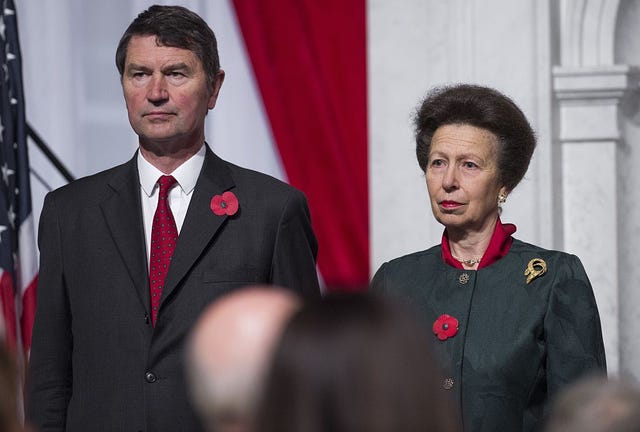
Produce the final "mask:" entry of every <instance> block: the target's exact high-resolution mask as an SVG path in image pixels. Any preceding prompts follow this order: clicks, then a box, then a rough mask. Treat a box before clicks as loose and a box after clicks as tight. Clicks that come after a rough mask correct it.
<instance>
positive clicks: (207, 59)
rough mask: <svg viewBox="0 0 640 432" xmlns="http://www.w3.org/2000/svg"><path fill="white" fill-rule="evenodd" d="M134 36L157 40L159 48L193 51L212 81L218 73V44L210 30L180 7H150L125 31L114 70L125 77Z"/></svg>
mask: <svg viewBox="0 0 640 432" xmlns="http://www.w3.org/2000/svg"><path fill="white" fill-rule="evenodd" d="M133 36H156V42H157V43H158V44H159V45H162V46H167V47H174V48H183V49H187V50H189V51H192V52H193V53H194V54H195V55H196V56H197V57H198V59H199V60H200V62H201V63H202V67H203V69H204V71H205V73H206V74H207V76H208V77H209V79H210V80H211V81H213V79H214V78H215V76H216V73H218V71H219V70H220V59H219V57H218V44H217V42H216V36H215V34H214V33H213V30H211V28H210V27H209V26H208V25H207V23H206V22H204V20H203V19H202V18H200V16H198V14H196V13H194V12H191V11H190V10H189V9H187V8H184V7H182V6H159V5H153V6H151V7H150V8H149V9H147V10H145V11H143V12H141V13H140V15H138V17H137V18H136V19H134V20H133V22H132V23H131V24H130V25H129V27H128V28H127V29H126V30H125V32H124V34H123V35H122V38H120V42H119V43H118V49H117V50H116V66H117V67H118V72H120V76H122V74H123V73H124V67H125V61H126V57H127V48H128V46H129V41H130V40H131V38H132V37H133Z"/></svg>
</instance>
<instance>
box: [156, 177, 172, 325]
mask: <svg viewBox="0 0 640 432" xmlns="http://www.w3.org/2000/svg"><path fill="white" fill-rule="evenodd" d="M158 184H159V185H160V191H159V192H158V207H157V208H156V214H155V215H154V216H153V227H152V228H151V256H150V261H151V262H150V265H149V292H150V294H151V324H153V325H154V326H155V325H156V318H157V317H158V308H159V307H160V297H161V296H162V287H163V286H164V279H165V277H166V276H167V271H168V270H169V264H171V256H172V255H173V250H174V249H175V247H176V242H177V241H178V229H177V228H176V221H175V220H174V219H173V213H171V208H170V207H169V203H168V201H167V196H168V195H169V189H171V188H172V187H173V185H175V184H176V179H174V178H173V177H172V176H161V177H160V178H159V179H158Z"/></svg>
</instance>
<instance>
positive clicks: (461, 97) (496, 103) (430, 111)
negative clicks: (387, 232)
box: [414, 84, 536, 191]
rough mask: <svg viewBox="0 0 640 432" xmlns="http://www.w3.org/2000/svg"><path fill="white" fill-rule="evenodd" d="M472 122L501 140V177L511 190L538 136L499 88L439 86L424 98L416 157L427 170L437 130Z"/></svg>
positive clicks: (418, 121) (417, 123) (417, 118)
mask: <svg viewBox="0 0 640 432" xmlns="http://www.w3.org/2000/svg"><path fill="white" fill-rule="evenodd" d="M452 124H453V125H471V126H475V127H478V128H482V129H486V130H488V131H489V132H491V133H493V134H494V135H495V136H496V138H497V139H498V155H497V158H498V160H497V163H498V180H499V182H500V184H501V185H502V186H505V187H506V188H507V190H508V191H511V190H513V189H514V188H515V187H516V186H517V185H518V183H520V180H522V178H523V177H524V175H525V173H526V172H527V168H528V167H529V162H530V161H531V156H532V155H533V150H534V149H535V147H536V137H535V134H534V132H533V129H532V128H531V125H530V124H529V122H528V121H527V118H526V117H525V116H524V114H523V113H522V111H521V110H520V108H518V107H517V105H516V104H515V103H514V102H513V101H512V100H511V99H509V98H508V97H507V96H505V95H503V94H502V93H500V92H499V91H497V90H495V89H492V88H488V87H481V86H476V85H469V84H459V85H454V86H446V87H437V88H435V89H433V90H431V92H430V93H429V94H428V95H427V97H426V98H425V99H424V100H423V101H422V103H421V104H420V107H419V108H418V110H417V112H416V115H415V117H414V125H415V134H416V156H417V157H418V164H419V165H420V168H421V169H422V170H423V171H425V170H426V167H427V163H428V160H429V152H430V150H431V140H432V138H433V135H434V133H435V132H436V130H437V129H438V128H439V127H441V126H445V125H452Z"/></svg>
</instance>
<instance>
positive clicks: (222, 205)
mask: <svg viewBox="0 0 640 432" xmlns="http://www.w3.org/2000/svg"><path fill="white" fill-rule="evenodd" d="M239 206H240V204H239V203H238V198H237V197H236V196H235V194H234V193H233V192H229V191H227V192H225V193H223V194H222V195H216V196H214V197H213V198H211V206H210V207H211V211H212V212H213V213H214V214H215V215H218V216H222V215H227V216H233V215H234V214H236V212H237V211H238V207H239Z"/></svg>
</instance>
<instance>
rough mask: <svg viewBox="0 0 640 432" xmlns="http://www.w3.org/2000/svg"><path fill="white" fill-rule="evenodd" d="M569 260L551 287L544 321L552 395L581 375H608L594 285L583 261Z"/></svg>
mask: <svg viewBox="0 0 640 432" xmlns="http://www.w3.org/2000/svg"><path fill="white" fill-rule="evenodd" d="M567 257H568V262H567V268H566V270H564V269H563V271H562V272H561V273H562V274H561V275H557V276H556V277H557V278H558V279H557V280H556V281H555V283H554V286H553V287H552V290H551V293H550V298H549V304H548V309H547V313H546V316H545V322H544V330H545V338H546V345H547V390H548V393H549V395H550V396H553V395H554V394H555V393H556V392H557V391H558V389H560V388H561V387H563V386H564V385H566V384H568V383H570V382H572V381H574V380H576V379H577V378H579V377H581V376H584V375H587V374H594V373H606V368H607V366H606V361H605V353H604V344H603V341H602V330H601V328H600V316H599V314H598V307H597V305H596V300H595V297H594V294H593V289H592V288H591V283H590V282H589V279H588V278H587V274H586V272H585V271H584V268H583V266H582V263H581V262H580V260H579V259H578V258H577V257H576V256H574V255H568V256H567Z"/></svg>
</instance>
